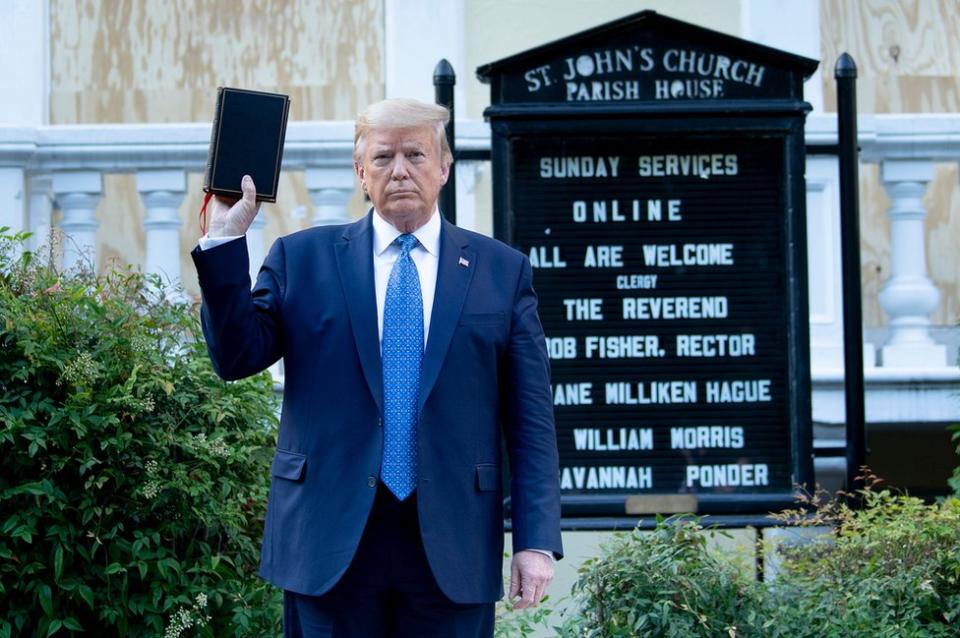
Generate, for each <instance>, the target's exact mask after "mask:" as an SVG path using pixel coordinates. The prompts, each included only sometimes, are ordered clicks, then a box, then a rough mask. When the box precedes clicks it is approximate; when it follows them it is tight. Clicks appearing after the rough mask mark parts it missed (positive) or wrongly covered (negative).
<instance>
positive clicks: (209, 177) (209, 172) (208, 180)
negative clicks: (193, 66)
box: [203, 86, 224, 192]
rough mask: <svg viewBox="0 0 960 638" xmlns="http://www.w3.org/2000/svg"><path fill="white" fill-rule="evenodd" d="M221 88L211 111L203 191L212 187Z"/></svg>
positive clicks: (217, 138)
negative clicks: (211, 118) (211, 123)
mask: <svg viewBox="0 0 960 638" xmlns="http://www.w3.org/2000/svg"><path fill="white" fill-rule="evenodd" d="M223 93H224V91H223V87H222V86H221V87H217V106H216V107H215V108H214V109H213V126H212V127H210V148H209V149H208V150H207V169H206V170H205V171H204V173H203V190H204V191H205V192H206V191H209V190H210V188H211V186H212V185H213V165H214V164H215V163H216V154H217V142H218V141H219V138H220V113H221V112H222V111H223Z"/></svg>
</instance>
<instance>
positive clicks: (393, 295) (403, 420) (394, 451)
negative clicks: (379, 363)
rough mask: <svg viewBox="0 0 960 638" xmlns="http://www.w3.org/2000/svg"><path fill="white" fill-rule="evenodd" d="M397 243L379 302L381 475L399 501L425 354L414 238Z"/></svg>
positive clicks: (412, 482) (411, 452)
mask: <svg viewBox="0 0 960 638" xmlns="http://www.w3.org/2000/svg"><path fill="white" fill-rule="evenodd" d="M395 243H396V244H397V245H399V246H400V256H399V257H397V261H396V263H395V264H394V265H393V270H392V271H390V280H389V281H388V282H387V294H386V299H385V300H384V304H383V339H382V343H381V350H382V358H383V430H384V431H383V461H382V464H381V466H380V480H381V481H383V483H384V485H386V486H387V488H388V489H389V490H390V491H391V492H393V493H394V494H395V495H396V497H397V498H399V499H400V500H401V501H402V500H403V499H405V498H407V497H408V496H409V495H410V493H411V492H413V488H414V487H416V484H417V394H418V391H419V389H420V361H421V360H422V359H423V297H422V296H421V294H420V277H419V275H418V274H417V266H416V264H414V263H413V259H412V258H411V257H410V251H411V250H413V249H414V247H416V245H417V243H418V242H417V238H416V237H414V236H413V235H410V234H403V235H400V236H399V237H397V239H396V240H395Z"/></svg>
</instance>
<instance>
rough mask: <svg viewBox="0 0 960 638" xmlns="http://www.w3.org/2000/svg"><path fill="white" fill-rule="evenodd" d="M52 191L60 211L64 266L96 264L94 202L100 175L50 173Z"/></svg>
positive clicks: (98, 189) (95, 207)
mask: <svg viewBox="0 0 960 638" xmlns="http://www.w3.org/2000/svg"><path fill="white" fill-rule="evenodd" d="M53 192H54V196H55V197H56V200H57V204H59V206H60V210H61V211H62V212H63V219H61V221H60V230H61V231H62V232H63V268H64V269H69V268H74V267H75V266H78V265H82V264H84V263H86V264H87V265H89V267H90V268H91V270H95V269H96V265H97V254H96V250H97V225H98V224H97V216H96V213H97V204H98V203H99V202H100V195H101V193H102V192H103V178H102V176H101V175H100V173H99V172H96V171H63V172H57V173H54V174H53Z"/></svg>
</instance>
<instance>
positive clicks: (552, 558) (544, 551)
mask: <svg viewBox="0 0 960 638" xmlns="http://www.w3.org/2000/svg"><path fill="white" fill-rule="evenodd" d="M527 551H530V552H537V553H538V554H546V555H547V556H549V557H550V560H552V561H553V562H557V559H556V557H555V556H554V555H553V552H551V551H550V550H547V549H533V548H530V549H529V550H527Z"/></svg>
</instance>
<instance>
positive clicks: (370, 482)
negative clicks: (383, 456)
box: [367, 476, 377, 487]
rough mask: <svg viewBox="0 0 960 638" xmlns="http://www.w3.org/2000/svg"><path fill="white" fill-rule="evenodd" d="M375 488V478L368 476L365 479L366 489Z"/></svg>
mask: <svg viewBox="0 0 960 638" xmlns="http://www.w3.org/2000/svg"><path fill="white" fill-rule="evenodd" d="M376 486H377V477H375V476H368V477H367V487H376Z"/></svg>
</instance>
